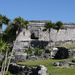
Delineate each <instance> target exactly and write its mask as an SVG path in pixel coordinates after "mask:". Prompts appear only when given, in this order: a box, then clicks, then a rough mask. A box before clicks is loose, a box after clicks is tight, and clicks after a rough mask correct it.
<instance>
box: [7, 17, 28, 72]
mask: <svg viewBox="0 0 75 75" xmlns="http://www.w3.org/2000/svg"><path fill="white" fill-rule="evenodd" d="M27 24H28V21H25V20H24V19H23V18H21V17H18V18H15V19H14V20H13V25H14V28H16V31H18V34H19V32H20V30H21V29H22V28H26V29H27ZM16 38H17V37H16ZM16 38H15V40H16ZM14 44H15V42H14ZM13 53H14V49H13V48H12V51H11V55H10V58H9V61H8V65H7V69H6V73H7V72H8V68H9V64H10V62H11V59H12V55H13Z"/></svg>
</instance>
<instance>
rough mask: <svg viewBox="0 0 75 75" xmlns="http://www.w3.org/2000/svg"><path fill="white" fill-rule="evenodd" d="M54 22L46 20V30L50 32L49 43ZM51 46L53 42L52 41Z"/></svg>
mask: <svg viewBox="0 0 75 75" xmlns="http://www.w3.org/2000/svg"><path fill="white" fill-rule="evenodd" d="M53 26H54V24H53V23H52V22H51V21H50V22H46V24H45V30H48V33H49V43H50V42H51V37H50V32H51V28H53ZM50 46H51V43H50Z"/></svg>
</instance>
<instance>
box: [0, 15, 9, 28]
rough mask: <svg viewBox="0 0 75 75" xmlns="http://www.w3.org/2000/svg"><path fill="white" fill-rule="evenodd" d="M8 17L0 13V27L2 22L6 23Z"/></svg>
mask: <svg viewBox="0 0 75 75" xmlns="http://www.w3.org/2000/svg"><path fill="white" fill-rule="evenodd" d="M9 21H10V20H9V19H8V18H7V17H6V16H3V15H0V26H1V27H2V24H5V25H8V23H9Z"/></svg>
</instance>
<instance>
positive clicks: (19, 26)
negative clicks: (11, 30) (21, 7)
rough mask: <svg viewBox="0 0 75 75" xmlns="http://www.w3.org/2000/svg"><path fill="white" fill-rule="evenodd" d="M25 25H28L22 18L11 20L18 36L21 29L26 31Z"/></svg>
mask: <svg viewBox="0 0 75 75" xmlns="http://www.w3.org/2000/svg"><path fill="white" fill-rule="evenodd" d="M27 24H28V21H26V20H24V19H23V18H22V17H17V18H15V19H14V20H13V25H14V26H15V28H16V30H17V31H18V34H19V32H20V31H21V29H22V28H26V29H27Z"/></svg>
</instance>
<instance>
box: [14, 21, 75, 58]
mask: <svg viewBox="0 0 75 75" xmlns="http://www.w3.org/2000/svg"><path fill="white" fill-rule="evenodd" d="M44 25H45V22H42V21H41V22H29V24H28V30H26V29H24V28H22V30H21V32H20V33H19V35H18V36H17V38H16V41H15V42H14V46H13V49H14V50H15V53H16V52H21V53H24V52H25V50H26V49H28V48H35V47H38V48H44V49H46V48H49V47H50V43H51V47H55V46H56V47H59V46H63V45H67V44H69V45H71V44H74V45H75V25H74V24H69V25H68V24H64V29H60V30H59V32H58V33H57V31H56V30H55V29H51V32H50V36H51V37H50V38H51V41H50V43H49V33H48V31H43V29H44ZM72 50H73V51H74V49H71V50H70V49H69V55H70V57H75V52H74V53H73V52H72ZM49 56H50V55H49ZM50 58H52V57H51V56H50Z"/></svg>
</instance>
